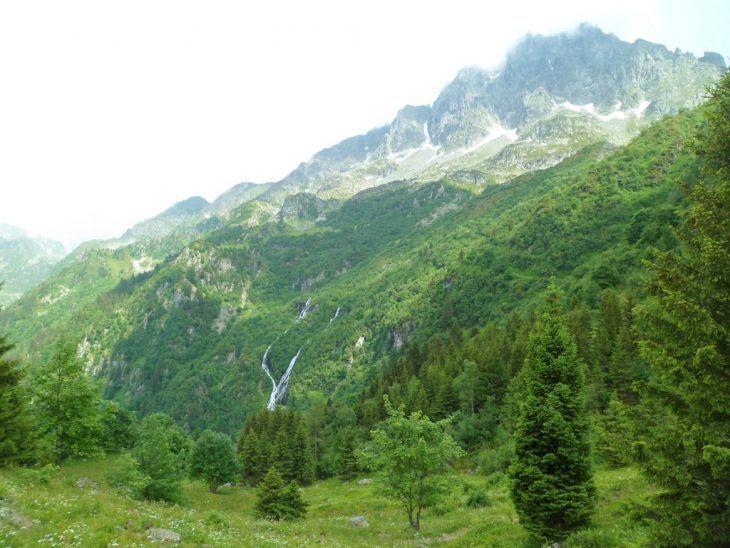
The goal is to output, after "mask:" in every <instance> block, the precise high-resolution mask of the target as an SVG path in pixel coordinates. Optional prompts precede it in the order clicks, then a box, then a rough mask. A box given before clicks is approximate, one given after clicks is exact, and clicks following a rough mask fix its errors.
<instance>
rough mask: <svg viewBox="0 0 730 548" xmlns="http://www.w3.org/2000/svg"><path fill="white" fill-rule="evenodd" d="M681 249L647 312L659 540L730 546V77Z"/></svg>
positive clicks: (669, 259)
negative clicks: (657, 410)
mask: <svg viewBox="0 0 730 548" xmlns="http://www.w3.org/2000/svg"><path fill="white" fill-rule="evenodd" d="M706 116H707V123H706V125H705V126H704V127H703V130H702V131H703V132H702V133H701V134H700V136H699V139H698V145H697V153H698V155H699V156H700V158H701V160H702V163H703V165H702V174H703V176H704V180H703V181H702V182H700V183H697V184H696V185H695V186H694V187H692V188H690V189H689V197H690V209H689V212H688V214H687V215H686V218H685V222H684V226H683V227H682V228H681V229H680V231H679V234H678V235H679V238H680V241H681V248H680V250H679V251H678V252H664V253H658V254H657V257H656V260H655V262H654V263H653V265H651V270H652V272H653V274H654V278H653V281H652V282H651V284H650V285H649V287H648V289H649V292H650V294H651V295H653V300H651V301H649V302H648V303H647V304H646V305H645V306H644V307H643V309H642V311H641V317H642V319H643V320H644V322H645V329H644V332H645V334H646V338H645V340H643V341H641V342H640V352H641V355H642V356H643V357H644V358H645V359H646V360H647V362H649V364H650V367H651V375H652V377H651V379H650V381H649V382H648V385H647V396H649V400H648V401H649V403H650V404H652V405H653V406H654V407H655V408H660V409H662V410H663V412H660V414H659V416H657V417H656V423H655V424H654V425H652V426H653V428H651V429H649V430H648V433H647V439H646V449H647V450H646V451H644V453H645V455H646V462H645V463H644V465H645V468H646V470H647V472H648V473H649V474H650V476H651V477H652V478H653V480H654V481H656V482H657V483H658V484H659V485H660V486H661V488H662V493H661V494H660V495H659V496H658V497H657V498H656V500H655V508H654V511H653V512H652V513H651V515H652V517H653V519H654V520H655V521H656V526H655V527H654V528H653V531H654V536H655V538H654V542H655V544H656V545H659V546H669V545H672V546H681V545H686V546H728V545H730V342H729V341H730V213H729V212H730V74H728V75H726V76H725V77H724V78H723V79H722V80H721V81H720V83H719V84H718V85H717V86H716V87H715V88H714V89H713V90H712V92H711V97H710V100H709V101H708V103H707V105H706Z"/></svg>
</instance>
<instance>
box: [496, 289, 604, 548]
mask: <svg viewBox="0 0 730 548" xmlns="http://www.w3.org/2000/svg"><path fill="white" fill-rule="evenodd" d="M525 382H526V387H525V388H526V395H525V399H524V401H523V402H522V406H521V409H520V416H519V418H518V421H517V427H516V431H515V461H514V462H513V464H512V466H511V467H510V477H511V480H512V488H511V494H512V500H513V502H514V504H515V507H516V509H517V513H518V515H519V517H520V522H521V523H522V525H523V526H524V527H525V528H526V529H527V530H528V531H529V532H530V533H532V534H533V535H534V536H535V537H536V538H538V539H540V540H543V541H550V542H555V541H562V540H563V539H565V537H566V536H567V535H568V534H569V533H570V532H571V531H573V530H575V529H578V528H580V527H581V526H583V525H586V524H587V523H588V521H589V519H590V516H591V514H592V513H593V507H594V500H595V487H594V485H593V480H592V475H591V468H590V460H589V445H588V441H587V430H588V422H587V418H586V412H585V404H584V395H583V373H582V369H581V363H580V360H579V359H578V357H577V354H576V348H575V343H574V342H573V340H572V339H571V337H570V335H569V334H568V331H567V329H566V327H565V325H564V323H563V319H562V316H561V313H560V308H559V304H558V293H557V290H556V288H555V287H554V286H551V288H550V289H549V291H548V296H547V308H546V310H545V312H544V313H543V314H542V316H541V317H540V319H539V321H538V323H537V325H536V326H535V329H534V331H533V333H532V336H531V337H530V341H529V344H528V349H527V358H526V360H525Z"/></svg>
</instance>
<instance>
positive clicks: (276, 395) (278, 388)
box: [261, 345, 302, 411]
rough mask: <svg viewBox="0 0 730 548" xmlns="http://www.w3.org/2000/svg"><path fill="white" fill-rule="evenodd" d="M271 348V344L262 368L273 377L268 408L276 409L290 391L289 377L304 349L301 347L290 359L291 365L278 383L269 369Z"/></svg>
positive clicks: (270, 409) (270, 377)
mask: <svg viewBox="0 0 730 548" xmlns="http://www.w3.org/2000/svg"><path fill="white" fill-rule="evenodd" d="M269 350H271V345H269V347H268V348H267V349H266V352H264V357H263V359H262V360H261V368H262V369H263V370H264V371H265V372H266V375H267V376H268V377H269V379H271V396H269V403H267V404H266V409H268V410H269V411H273V410H274V409H276V404H278V403H280V402H281V401H282V400H283V399H284V398H285V397H286V395H287V392H288V391H289V379H290V378H291V373H292V371H293V370H294V366H295V365H296V363H297V360H298V359H299V354H301V353H302V349H301V348H300V349H299V350H298V351H297V353H296V354H295V356H294V357H293V358H292V359H291V360H290V361H289V366H288V367H287V368H286V371H284V374H283V375H282V376H281V379H279V382H278V383H277V382H276V380H274V377H273V376H272V375H271V370H270V369H269Z"/></svg>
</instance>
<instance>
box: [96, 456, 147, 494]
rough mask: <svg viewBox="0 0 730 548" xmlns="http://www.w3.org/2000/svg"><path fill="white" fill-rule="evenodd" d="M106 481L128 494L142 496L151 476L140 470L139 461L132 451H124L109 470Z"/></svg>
mask: <svg viewBox="0 0 730 548" xmlns="http://www.w3.org/2000/svg"><path fill="white" fill-rule="evenodd" d="M106 481H107V483H108V484H109V485H110V486H112V487H114V488H115V489H117V490H118V491H119V492H121V493H123V494H125V495H127V496H131V497H133V498H142V497H143V496H144V492H145V488H146V487H147V485H148V484H149V483H150V478H149V476H146V475H144V474H143V473H142V472H140V470H139V466H138V465H137V461H136V460H135V458H134V457H133V456H132V455H131V454H130V453H122V454H121V455H119V458H118V459H117V460H116V461H115V462H114V465H113V466H112V467H111V468H110V469H109V471H108V472H107V474H106Z"/></svg>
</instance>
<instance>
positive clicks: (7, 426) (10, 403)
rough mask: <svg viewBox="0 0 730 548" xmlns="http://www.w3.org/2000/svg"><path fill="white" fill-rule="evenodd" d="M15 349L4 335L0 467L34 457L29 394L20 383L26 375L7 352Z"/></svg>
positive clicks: (0, 348)
mask: <svg viewBox="0 0 730 548" xmlns="http://www.w3.org/2000/svg"><path fill="white" fill-rule="evenodd" d="M12 348H13V345H12V344H10V343H9V342H8V341H7V338H6V337H5V335H1V336H0V467H4V466H7V465H8V464H16V463H18V462H23V461H24V460H27V459H28V458H30V456H31V455H30V454H29V450H30V448H31V446H32V442H31V438H32V436H31V431H32V423H31V420H30V416H29V415H28V412H27V397H26V395H25V392H24V390H23V389H22V387H21V385H20V383H21V381H22V378H23V374H22V372H21V370H20V366H19V364H18V362H17V361H15V360H11V359H8V358H7V357H5V355H6V354H7V353H8V352H9V351H10V350H11V349H12Z"/></svg>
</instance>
